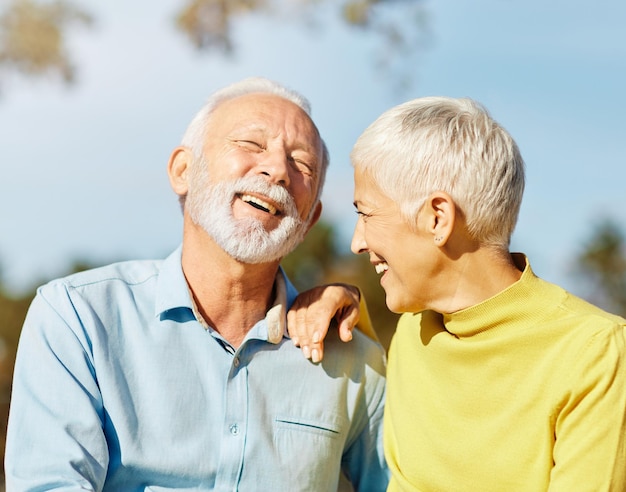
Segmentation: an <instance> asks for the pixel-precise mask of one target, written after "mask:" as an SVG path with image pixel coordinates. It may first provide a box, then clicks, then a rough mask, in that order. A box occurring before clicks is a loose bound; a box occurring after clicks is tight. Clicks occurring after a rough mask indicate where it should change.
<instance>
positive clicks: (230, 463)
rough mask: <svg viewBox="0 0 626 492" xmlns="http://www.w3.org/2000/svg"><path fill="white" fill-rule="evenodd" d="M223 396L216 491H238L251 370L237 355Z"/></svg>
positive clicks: (245, 431)
mask: <svg viewBox="0 0 626 492" xmlns="http://www.w3.org/2000/svg"><path fill="white" fill-rule="evenodd" d="M224 391H225V394H224V402H225V408H224V422H223V424H222V436H223V438H222V450H221V454H220V462H219V467H218V471H217V477H216V483H215V485H216V486H215V490H217V491H224V492H226V491H229V492H230V491H236V490H238V485H239V481H240V479H241V472H242V469H243V459H244V453H245V446H246V440H247V434H248V432H247V431H248V400H249V399H248V368H247V365H246V364H244V363H243V361H242V359H241V354H240V353H239V352H235V354H233V360H232V364H231V369H230V372H229V374H228V380H227V381H226V385H225V389H224Z"/></svg>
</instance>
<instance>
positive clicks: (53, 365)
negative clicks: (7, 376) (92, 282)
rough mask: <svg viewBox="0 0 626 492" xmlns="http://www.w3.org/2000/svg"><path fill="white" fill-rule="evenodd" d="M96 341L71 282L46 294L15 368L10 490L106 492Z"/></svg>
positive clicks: (35, 308) (34, 307) (32, 315)
mask: <svg viewBox="0 0 626 492" xmlns="http://www.w3.org/2000/svg"><path fill="white" fill-rule="evenodd" d="M90 343H91V342H90V339H89V337H88V336H87V334H86V331H85V329H84V326H83V323H82V322H81V320H80V319H79V316H78V314H77V307H76V305H75V302H73V300H72V299H71V296H70V294H69V292H68V289H67V287H66V286H65V284H63V283H62V282H55V283H52V284H48V285H47V286H44V287H42V288H40V289H39V291H38V293H37V295H36V296H35V299H34V300H33V302H32V304H31V306H30V308H29V311H28V314H27V316H26V320H25V323H24V326H23V329H22V333H21V335H20V341H19V346H18V353H17V357H16V362H15V370H14V379H13V391H12V396H11V409H10V415H9V423H8V430H7V444H6V459H5V471H6V484H7V490H15V491H28V490H51V489H54V490H65V491H69V490H93V491H95V490H102V486H103V484H104V479H105V476H106V470H107V466H108V451H107V444H106V439H105V437H104V432H103V421H104V414H103V405H102V398H101V395H100V392H99V390H98V384H97V381H96V377H95V371H94V367H93V363H92V357H91V353H90V350H91V348H90Z"/></svg>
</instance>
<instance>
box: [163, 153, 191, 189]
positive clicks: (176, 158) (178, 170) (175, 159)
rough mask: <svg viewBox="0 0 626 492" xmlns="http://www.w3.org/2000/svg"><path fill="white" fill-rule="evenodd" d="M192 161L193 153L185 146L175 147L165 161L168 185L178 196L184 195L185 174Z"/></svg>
mask: <svg viewBox="0 0 626 492" xmlns="http://www.w3.org/2000/svg"><path fill="white" fill-rule="evenodd" d="M192 162H193V154H192V152H191V150H189V149H188V148H187V147H176V148H175V149H174V150H173V151H172V154H171V155H170V160H169V162H168V163H167V175H168V177H169V180H170V186H171V187H172V189H173V190H174V192H175V193H176V194H177V195H179V196H185V195H186V194H187V191H188V183H187V175H188V170H189V167H190V166H191V163H192Z"/></svg>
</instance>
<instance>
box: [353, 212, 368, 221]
mask: <svg viewBox="0 0 626 492" xmlns="http://www.w3.org/2000/svg"><path fill="white" fill-rule="evenodd" d="M355 212H356V214H357V215H358V216H359V219H363V221H364V222H365V221H367V219H368V218H369V214H366V213H365V212H361V211H360V210H355Z"/></svg>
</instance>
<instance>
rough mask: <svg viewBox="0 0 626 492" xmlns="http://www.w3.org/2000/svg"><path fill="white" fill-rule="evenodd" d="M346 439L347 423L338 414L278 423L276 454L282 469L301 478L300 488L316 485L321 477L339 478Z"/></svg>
mask: <svg viewBox="0 0 626 492" xmlns="http://www.w3.org/2000/svg"><path fill="white" fill-rule="evenodd" d="M346 435H347V421H346V419H345V418H344V417H341V416H339V415H336V414H331V413H329V414H325V415H323V416H315V417H303V416H296V417H294V416H289V415H278V416H276V418H275V419H274V451H275V453H276V455H277V456H278V457H279V461H280V463H281V469H283V470H289V473H292V472H294V473H295V474H298V475H300V476H299V477H298V478H297V480H298V482H299V483H300V484H305V483H312V484H314V483H315V480H316V479H317V480H319V477H320V475H319V474H323V475H321V476H329V477H332V476H337V477H338V476H339V472H340V469H341V457H342V455H343V448H344V445H345V440H346ZM283 466H284V467H287V468H282V467H283ZM309 481H312V482H309ZM303 490H304V489H303Z"/></svg>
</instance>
